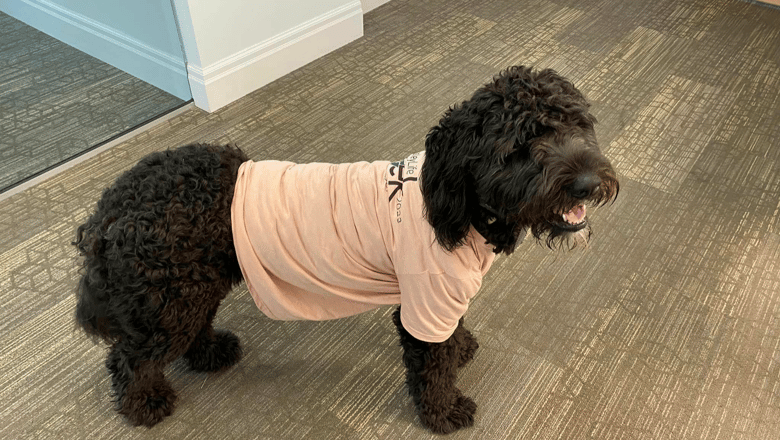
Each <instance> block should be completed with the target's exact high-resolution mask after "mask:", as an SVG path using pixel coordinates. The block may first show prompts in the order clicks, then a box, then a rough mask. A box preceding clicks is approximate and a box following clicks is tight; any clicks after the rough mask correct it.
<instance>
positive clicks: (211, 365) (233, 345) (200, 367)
mask: <svg viewBox="0 0 780 440" xmlns="http://www.w3.org/2000/svg"><path fill="white" fill-rule="evenodd" d="M241 355H242V350H241V343H240V342H239V340H238V336H236V335H234V334H233V333H232V332H229V331H227V330H219V331H215V332H214V337H213V339H211V340H208V341H196V342H195V343H193V346H192V347H191V348H190V350H189V351H187V353H186V354H185V355H184V358H185V359H186V361H187V365H188V366H189V367H190V369H192V370H194V371H203V372H211V371H219V370H223V369H225V368H229V367H232V366H233V365H235V364H236V363H237V362H238V361H239V360H240V359H241Z"/></svg>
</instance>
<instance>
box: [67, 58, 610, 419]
mask: <svg viewBox="0 0 780 440" xmlns="http://www.w3.org/2000/svg"><path fill="white" fill-rule="evenodd" d="M589 109H590V104H589V103H588V101H587V100H586V98H585V97H584V96H583V94H582V93H581V92H580V91H579V90H578V89H577V88H576V87H575V86H574V85H573V84H572V83H571V82H570V81H568V80H567V79H565V78H563V77H562V76H560V75H559V74H558V73H556V72H555V71H553V70H549V69H546V70H536V69H533V68H531V67H525V66H515V67H511V68H508V69H506V70H504V71H502V72H500V73H499V74H498V75H496V76H495V77H494V78H493V79H492V80H491V81H490V82H488V83H487V84H485V85H484V86H482V87H481V88H479V89H478V90H477V91H476V92H475V93H474V95H473V96H472V97H471V98H470V99H469V100H467V101H464V102H462V103H461V104H459V105H454V106H452V107H450V108H449V109H448V110H447V111H446V112H445V113H444V115H443V117H442V118H441V120H440V121H439V123H438V125H436V126H434V127H433V128H432V129H431V130H430V131H429V133H428V134H427V136H426V139H425V151H424V152H420V153H416V154H412V155H411V156H409V157H407V158H406V159H404V160H402V161H397V162H389V161H388V162H372V163H366V162H358V163H354V164H339V165H334V164H293V163H289V162H280V161H259V162H254V161H252V160H250V158H249V157H247V155H246V154H244V153H243V152H242V151H241V150H240V149H239V148H237V147H234V146H231V145H226V146H220V145H202V144H193V145H187V146H184V147H180V148H177V149H174V150H168V151H163V152H156V153H153V154H150V155H148V156H147V157H145V158H143V159H142V160H141V161H140V162H139V163H138V164H137V165H135V166H134V167H132V168H131V169H130V170H128V171H127V172H125V173H124V174H122V175H121V176H120V177H119V178H118V179H117V180H116V182H115V183H114V184H113V185H111V186H110V187H109V188H107V189H105V190H104V192H103V194H102V197H101V199H100V200H99V201H98V203H97V207H96V209H95V211H94V213H93V214H91V216H89V218H88V219H87V220H86V222H85V223H84V224H82V225H81V226H79V228H78V230H77V233H76V240H75V241H74V243H73V244H74V245H75V246H76V247H77V248H78V251H79V253H80V255H82V260H83V267H82V268H81V270H80V273H81V277H80V281H79V284H78V288H77V293H76V296H77V305H76V310H75V318H76V321H77V323H78V325H79V326H80V327H81V328H82V329H83V330H84V331H85V332H86V333H87V334H88V335H91V336H93V337H94V338H95V339H102V340H103V341H105V342H106V343H107V344H108V345H109V347H110V349H109V351H108V355H107V358H106V367H107V369H108V372H109V374H110V377H111V387H112V391H113V395H114V397H115V402H116V408H117V410H118V412H119V413H121V414H123V415H124V416H125V417H126V418H127V420H128V421H129V422H130V423H131V424H132V425H145V426H148V427H151V426H153V425H155V424H156V423H158V422H160V421H161V420H163V419H164V418H165V417H166V416H168V415H170V414H171V413H172V411H173V409H174V404H175V401H176V392H175V391H174V390H173V388H172V387H171V385H170V383H169V382H168V381H167V380H166V379H165V377H164V374H163V368H164V367H165V365H167V364H169V363H170V362H172V361H174V360H175V359H177V358H179V357H183V358H184V360H185V362H186V363H187V365H188V366H189V368H191V369H192V370H195V371H218V370H222V369H226V368H228V367H230V366H232V365H234V364H235V363H236V362H238V361H239V359H240V358H241V356H242V347H241V345H240V343H239V340H238V338H237V337H236V336H235V335H234V334H233V333H231V332H230V331H225V330H221V331H220V330H215V329H214V328H213V327H212V321H213V318H214V316H215V314H216V312H217V309H218V307H219V305H220V303H221V301H222V300H223V299H224V298H225V297H226V296H227V294H228V293H229V292H230V291H231V289H233V288H234V287H235V286H237V285H238V284H240V283H241V282H242V281H246V284H247V287H248V289H249V291H250V293H251V295H252V297H253V299H254V300H255V302H256V304H257V306H258V307H259V308H260V309H261V310H262V311H263V312H264V313H265V314H266V315H268V316H269V317H271V318H274V319H281V320H291V319H332V318H339V317H342V316H349V315H352V314H355V313H360V312H364V311H367V310H372V309H375V308H377V307H380V306H383V305H397V308H396V309H395V310H394V312H393V314H392V319H393V323H394V324H395V326H396V329H397V332H398V335H399V339H400V345H401V347H402V348H403V356H402V359H403V363H404V365H405V370H406V386H407V388H408V392H409V394H410V395H411V397H412V400H413V402H414V407H415V410H416V413H417V415H419V418H420V420H421V422H422V424H423V425H424V426H425V427H427V428H428V429H430V430H431V431H433V432H435V433H450V432H453V431H455V430H458V429H461V428H465V427H468V426H471V425H472V424H473V423H474V414H475V411H476V404H475V402H474V401H473V400H472V399H471V398H469V397H467V396H465V395H464V394H463V393H462V392H461V391H460V390H459V389H458V388H457V387H456V385H455V383H456V378H457V371H458V369H459V368H461V367H463V366H464V365H465V364H466V363H468V362H469V361H470V360H471V359H472V358H473V357H474V353H475V351H476V350H477V348H478V347H479V345H478V343H477V341H476V339H475V337H474V336H473V335H472V334H471V332H469V330H467V329H466V328H465V327H464V323H463V315H464V313H465V312H466V308H467V307H468V303H469V301H470V300H471V298H473V296H474V295H475V294H476V293H477V291H478V290H479V287H480V284H481V282H482V277H483V276H484V275H485V273H486V272H487V270H488V269H489V267H490V265H491V263H492V262H493V258H494V257H495V255H497V254H507V255H509V254H511V253H512V252H513V251H514V250H515V249H516V247H517V245H518V244H519V243H520V242H521V241H522V240H523V239H524V237H525V236H526V235H531V236H533V237H534V238H535V239H536V240H537V241H538V242H540V243H543V244H546V245H547V246H549V247H550V248H553V249H555V248H564V249H568V248H571V247H574V246H576V244H577V242H579V241H582V240H583V239H585V240H587V239H589V237H590V230H591V228H590V225H589V222H588V217H587V211H586V210H587V207H588V206H591V207H593V206H603V205H605V204H607V203H609V202H610V201H612V202H614V200H615V199H616V197H617V195H618V192H619V182H618V179H617V176H616V173H615V171H614V169H613V167H612V165H611V164H610V162H609V160H608V159H607V158H606V157H605V156H604V155H603V154H602V153H601V151H600V149H599V147H598V143H597V141H596V136H595V132H594V124H595V123H596V119H595V118H594V116H593V115H592V114H591V113H590V110H589Z"/></svg>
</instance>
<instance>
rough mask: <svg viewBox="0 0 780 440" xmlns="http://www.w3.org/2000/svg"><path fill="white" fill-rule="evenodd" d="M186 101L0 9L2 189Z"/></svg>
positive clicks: (0, 176) (0, 145)
mask: <svg viewBox="0 0 780 440" xmlns="http://www.w3.org/2000/svg"><path fill="white" fill-rule="evenodd" d="M183 103H184V101H182V100H181V99H179V98H177V97H175V96H172V95H170V94H168V93H166V92H164V91H162V90H160V89H158V88H156V87H153V86H152V85H150V84H147V83H145V82H143V81H141V80H140V79H137V78H135V77H133V76H131V75H129V74H127V73H125V72H122V71H121V70H119V69H117V68H115V67H112V66H110V65H108V64H106V63H104V62H102V61H100V60H98V59H96V58H93V57H91V56H89V55H87V54H85V53H83V52H80V51H78V50H76V49H74V48H73V47H71V46H68V45H67V44H65V43H62V42H60V41H58V40H56V39H54V38H52V37H50V36H48V35H46V34H44V33H43V32H40V31H37V30H35V29H33V28H32V27H30V26H27V25H26V24H24V23H22V22H21V21H19V20H16V19H15V18H13V17H10V16H9V15H7V14H4V13H2V12H0V192H2V191H4V190H5V189H7V188H9V187H11V186H15V185H16V184H18V183H19V182H21V181H23V180H25V179H27V178H29V177H31V176H33V175H36V174H38V173H40V172H42V171H44V170H46V169H48V168H50V167H53V166H55V165H58V164H59V163H61V162H62V161H64V160H66V159H68V158H71V157H73V156H76V155H78V154H80V153H83V152H84V151H87V150H89V149H91V148H92V147H94V146H96V145H97V144H99V143H101V142H103V141H106V140H107V139H110V138H112V137H115V136H117V135H119V134H121V133H122V132H124V131H126V130H128V129H131V128H133V127H135V126H137V125H139V124H142V123H144V122H147V121H149V120H151V119H154V118H156V117H157V116H159V115H161V114H163V113H166V112H167V111H170V110H171V109H174V108H176V107H179V106H180V105H182V104H183Z"/></svg>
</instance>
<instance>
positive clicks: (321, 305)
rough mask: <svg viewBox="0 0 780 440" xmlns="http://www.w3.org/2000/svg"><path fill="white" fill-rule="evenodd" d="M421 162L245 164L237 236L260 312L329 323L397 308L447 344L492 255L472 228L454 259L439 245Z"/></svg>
mask: <svg viewBox="0 0 780 440" xmlns="http://www.w3.org/2000/svg"><path fill="white" fill-rule="evenodd" d="M423 159H424V153H417V154H413V155H411V156H409V157H408V158H406V159H405V160H403V161H401V162H393V163H390V162H373V163H367V162H358V163H350V164H340V165H334V164H321V163H313V164H303V165H301V164H294V163H291V162H278V161H263V162H253V161H248V162H245V163H244V164H242V165H241V168H240V169H239V171H238V179H237V181H236V188H235V196H234V198H233V205H232V221H233V237H234V243H235V248H236V252H237V254H238V261H239V263H240V265H241V271H242V273H243V274H244V279H245V280H246V283H247V286H248V288H249V292H250V293H251V295H252V298H254V301H255V303H256V304H257V306H258V307H259V308H260V310H262V311H263V313H265V314H266V315H267V316H269V317H270V318H273V319H281V320H298V319H306V320H324V319H334V318H341V317H345V316H350V315H354V314H357V313H361V312H365V311H368V310H372V309H375V308H377V307H379V306H381V305H390V304H401V305H402V306H403V307H401V321H402V323H403V325H404V328H406V330H407V331H409V333H411V334H412V336H414V337H415V338H417V339H420V340H423V341H427V342H442V341H445V340H446V339H447V338H449V337H450V335H451V334H452V332H453V331H454V330H455V328H456V327H457V325H458V320H459V319H460V317H461V316H463V314H464V313H465V312H466V309H467V308H468V304H469V301H470V300H471V298H472V297H474V295H476V293H477V291H478V290H479V287H480V285H481V284H482V277H483V276H484V274H485V273H486V272H487V270H488V269H489V268H490V265H491V264H492V262H493V258H494V253H493V248H492V246H490V245H488V244H486V243H485V239H484V238H483V237H482V236H481V235H480V234H479V233H478V232H477V231H476V230H474V229H473V228H472V230H471V232H470V233H469V236H468V238H467V240H466V243H465V245H463V246H460V247H458V248H457V249H455V250H454V251H453V252H447V251H446V250H444V249H443V248H442V247H441V246H439V244H438V243H437V242H436V239H435V236H434V233H433V229H432V228H431V226H430V224H429V223H428V222H427V221H426V220H425V218H424V217H423V201H422V194H421V193H420V189H419V185H418V182H417V179H418V178H419V174H420V167H421V165H422V161H423Z"/></svg>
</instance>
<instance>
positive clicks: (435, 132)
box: [420, 107, 478, 251]
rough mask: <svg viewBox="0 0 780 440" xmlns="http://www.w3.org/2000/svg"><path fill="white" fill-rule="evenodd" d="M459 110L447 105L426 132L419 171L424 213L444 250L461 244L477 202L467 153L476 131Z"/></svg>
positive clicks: (474, 140)
mask: <svg viewBox="0 0 780 440" xmlns="http://www.w3.org/2000/svg"><path fill="white" fill-rule="evenodd" d="M463 113H464V112H463V109H462V108H458V107H454V108H451V109H449V110H448V111H447V113H445V115H444V117H443V118H442V119H441V121H440V122H439V125H437V126H435V127H433V128H432V129H431V130H430V131H429V132H428V135H427V137H426V139H425V161H424V162H423V165H422V170H421V171H420V188H421V190H422V195H423V200H424V202H425V216H426V218H427V220H428V222H429V223H430V224H431V226H432V227H433V230H434V233H435V234H436V240H437V241H438V242H439V244H440V245H441V246H442V247H444V248H445V249H447V250H448V251H451V250H453V249H454V248H456V247H458V246H459V245H461V244H463V242H464V239H465V238H466V235H468V233H469V229H470V226H471V220H472V215H474V214H475V212H474V209H472V208H474V207H476V205H477V203H476V194H475V193H474V182H473V180H474V178H473V176H472V173H471V172H470V163H469V162H471V161H473V160H474V159H476V158H474V157H471V158H470V156H471V154H469V153H470V152H471V151H470V150H471V149H473V147H474V145H473V144H474V143H475V142H477V135H478V133H477V132H476V131H475V127H473V126H471V125H473V124H464V122H465V121H463V120H461V119H463V116H464V115H463ZM472 153H473V152H472Z"/></svg>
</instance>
